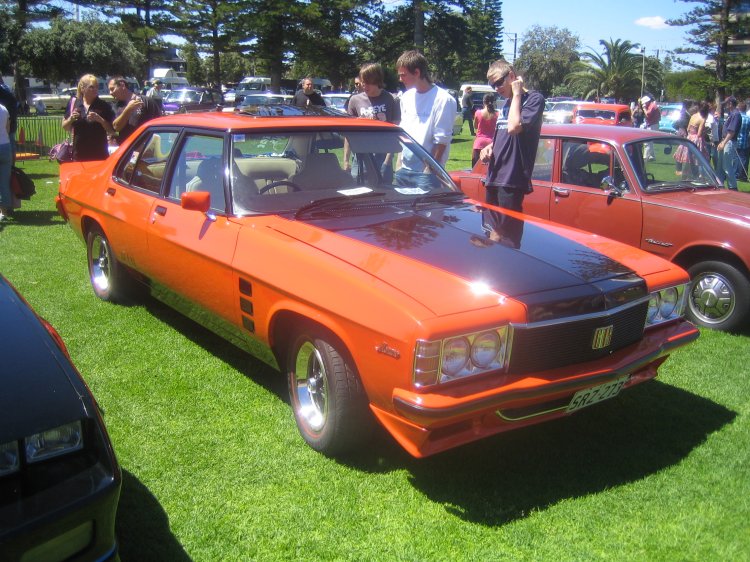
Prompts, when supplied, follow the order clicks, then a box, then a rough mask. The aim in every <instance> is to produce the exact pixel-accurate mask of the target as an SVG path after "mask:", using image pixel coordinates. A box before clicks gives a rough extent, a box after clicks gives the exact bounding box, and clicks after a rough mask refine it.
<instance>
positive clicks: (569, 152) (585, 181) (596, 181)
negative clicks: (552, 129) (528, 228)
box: [524, 139, 643, 247]
mask: <svg viewBox="0 0 750 562" xmlns="http://www.w3.org/2000/svg"><path fill="white" fill-rule="evenodd" d="M558 162H559V166H560V168H559V175H558V178H557V181H555V183H554V185H553V187H552V194H551V200H550V209H549V218H550V220H552V221H553V222H558V223H561V224H565V225H568V226H572V227H575V228H580V229H581V230H586V231H589V232H593V233H595V234H600V235H602V236H607V237H608V238H613V239H615V240H619V241H621V242H624V243H626V244H630V245H631V246H637V247H640V246H641V236H642V230H643V215H642V210H641V201H640V197H639V195H638V192H637V191H636V189H635V188H634V187H632V186H629V185H628V183H627V179H626V175H625V173H624V171H623V166H622V163H621V161H620V159H619V157H618V156H617V153H616V151H615V149H614V147H612V146H611V145H609V144H607V143H603V142H598V141H586V140H581V139H562V141H561V144H560V158H559V160H558ZM605 178H610V179H611V181H613V182H614V184H615V185H617V186H621V187H622V188H623V189H622V190H620V193H621V195H615V194H613V193H611V192H610V190H609V187H608V186H607V185H606V184H604V186H603V180H604V179H605ZM524 210H525V211H527V212H529V210H527V209H526V204H525V202H524ZM534 214H535V213H534Z"/></svg>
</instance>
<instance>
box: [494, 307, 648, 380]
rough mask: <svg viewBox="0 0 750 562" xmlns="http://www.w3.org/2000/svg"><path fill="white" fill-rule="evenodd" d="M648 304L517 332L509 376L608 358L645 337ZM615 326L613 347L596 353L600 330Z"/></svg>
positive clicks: (521, 329)
mask: <svg viewBox="0 0 750 562" xmlns="http://www.w3.org/2000/svg"><path fill="white" fill-rule="evenodd" d="M647 310H648V301H644V302H642V303H639V304H637V305H635V306H632V307H629V308H626V309H624V310H618V311H617V312H615V313H613V314H611V315H609V316H600V317H596V318H586V319H583V320H578V321H576V320H572V321H571V322H562V323H559V324H550V325H548V326H530V327H523V326H522V327H518V326H515V327H514V329H513V347H512V349H513V351H512V353H511V357H510V365H509V369H508V372H509V373H513V374H515V373H519V374H520V373H530V372H536V371H546V370H548V369H553V368H556V367H563V366H565V365H572V364H573V363H585V362H586V361H592V360H594V359H599V358H600V357H606V356H607V355H609V354H610V353H612V352H613V351H616V350H618V349H621V348H623V347H625V346H628V345H630V344H632V343H635V342H637V341H638V340H640V339H641V338H642V337H643V329H644V325H645V322H646V311H647ZM608 326H612V330H611V332H612V335H611V337H612V339H611V342H610V343H609V345H606V346H604V347H602V348H601V349H594V347H596V346H595V345H594V332H595V331H596V330H597V328H606V327H608Z"/></svg>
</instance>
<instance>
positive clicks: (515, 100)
mask: <svg viewBox="0 0 750 562" xmlns="http://www.w3.org/2000/svg"><path fill="white" fill-rule="evenodd" d="M487 80H488V82H489V85H490V86H491V87H492V88H493V89H494V90H495V92H497V93H498V94H499V95H500V96H502V97H504V98H505V105H503V107H502V108H500V111H499V113H500V115H499V116H498V119H497V126H496V128H495V135H494V137H493V140H492V143H491V144H489V145H487V146H486V147H485V148H483V149H482V151H481V152H480V153H479V157H480V158H481V160H482V161H483V162H487V163H488V166H487V179H486V182H485V187H486V189H487V203H489V204H491V205H497V206H499V207H504V208H506V209H512V210H514V211H522V210H523V209H522V205H523V198H524V195H526V194H527V193H531V191H532V188H531V174H532V172H533V170H534V160H535V159H536V149H537V145H538V144H539V136H540V133H541V130H542V113H543V112H544V96H543V95H542V94H540V93H539V92H535V91H529V90H527V89H526V88H524V87H523V78H521V77H520V76H517V75H516V73H515V71H514V70H513V67H512V66H511V65H510V64H509V63H508V62H507V61H505V60H498V61H495V62H493V63H492V64H491V65H490V68H489V70H488V71H487Z"/></svg>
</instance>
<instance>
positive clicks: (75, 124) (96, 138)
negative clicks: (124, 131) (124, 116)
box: [62, 74, 115, 162]
mask: <svg viewBox="0 0 750 562" xmlns="http://www.w3.org/2000/svg"><path fill="white" fill-rule="evenodd" d="M114 117H115V113H114V111H112V107H111V106H110V105H109V104H108V103H107V102H105V101H104V100H103V99H101V98H100V97H99V82H98V81H97V79H96V76H94V75H93V74H84V75H83V76H81V79H80V80H79V81H78V90H77V91H76V97H74V98H72V99H71V100H70V103H69V104H68V108H67V109H66V110H65V117H64V118H63V122H62V127H63V129H65V130H66V131H67V132H69V133H72V135H73V160H75V161H77V162H86V161H89V160H104V159H106V158H107V156H109V151H108V149H107V137H108V135H113V134H114V133H115V129H114V127H113V126H112V120H113V119H114Z"/></svg>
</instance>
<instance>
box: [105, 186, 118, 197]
mask: <svg viewBox="0 0 750 562" xmlns="http://www.w3.org/2000/svg"><path fill="white" fill-rule="evenodd" d="M115 193H117V190H116V189H115V188H114V187H108V188H107V195H111V196H112V197H114V196H115Z"/></svg>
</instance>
